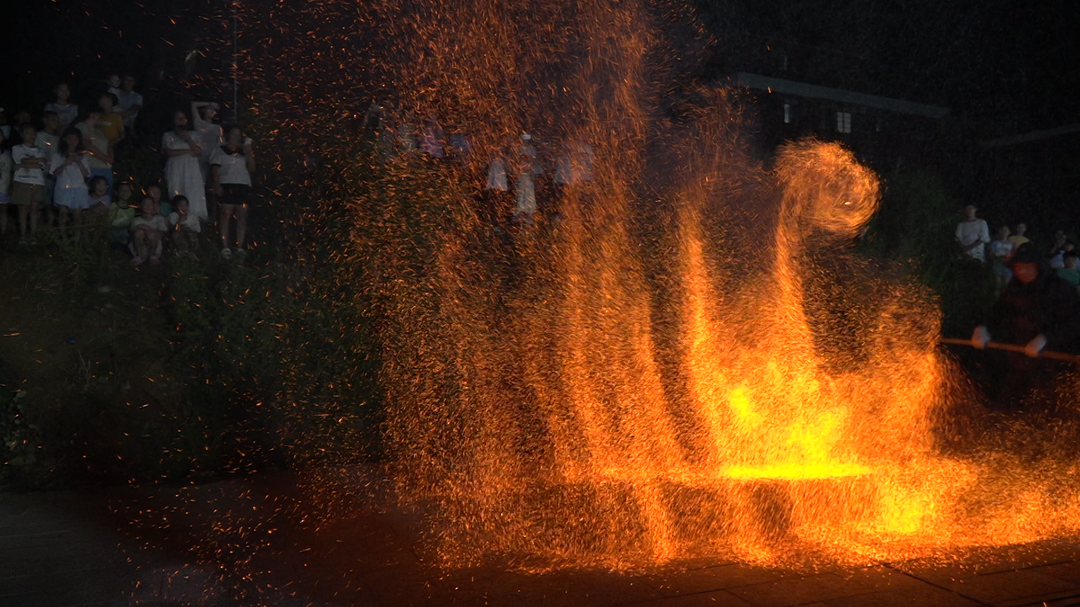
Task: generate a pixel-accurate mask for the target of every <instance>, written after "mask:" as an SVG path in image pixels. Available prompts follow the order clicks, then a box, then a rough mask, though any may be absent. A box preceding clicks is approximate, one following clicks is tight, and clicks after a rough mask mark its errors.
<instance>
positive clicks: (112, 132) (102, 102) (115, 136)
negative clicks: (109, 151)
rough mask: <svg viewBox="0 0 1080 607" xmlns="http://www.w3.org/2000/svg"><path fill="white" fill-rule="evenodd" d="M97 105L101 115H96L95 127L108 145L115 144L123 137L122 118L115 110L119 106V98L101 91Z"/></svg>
mask: <svg viewBox="0 0 1080 607" xmlns="http://www.w3.org/2000/svg"><path fill="white" fill-rule="evenodd" d="M98 107H100V108H101V115H100V116H98V121H97V128H98V130H100V131H101V132H102V133H103V134H104V135H105V138H106V139H108V140H109V145H110V146H115V145H116V144H117V143H118V142H120V140H122V139H123V138H124V118H123V117H122V116H121V115H120V114H119V113H118V112H117V111H116V110H117V109H118V108H119V107H120V98H119V97H117V96H116V95H114V94H112V93H103V94H102V95H101V97H98Z"/></svg>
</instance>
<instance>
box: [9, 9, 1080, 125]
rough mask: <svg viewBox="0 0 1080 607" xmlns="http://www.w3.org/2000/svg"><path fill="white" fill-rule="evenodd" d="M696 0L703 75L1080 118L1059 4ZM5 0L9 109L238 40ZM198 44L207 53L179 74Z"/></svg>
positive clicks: (204, 64) (162, 15) (189, 23)
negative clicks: (779, 65)
mask: <svg viewBox="0 0 1080 607" xmlns="http://www.w3.org/2000/svg"><path fill="white" fill-rule="evenodd" d="M696 3H697V5H698V7H699V9H700V11H699V14H700V18H701V19H702V21H703V22H704V23H705V24H706V26H707V27H708V28H709V30H710V31H711V33H712V34H713V35H714V36H715V37H716V39H717V43H716V46H715V49H714V52H713V59H712V61H711V62H710V64H709V67H708V70H709V71H711V72H712V73H710V74H703V76H706V77H708V76H720V75H723V74H724V72H732V71H737V70H740V69H745V64H744V61H743V59H744V58H745V57H746V56H747V49H748V48H752V47H755V46H756V47H761V46H768V47H771V48H783V49H784V51H785V52H786V53H787V55H788V59H789V62H790V67H791V70H790V72H791V74H792V75H793V76H799V77H798V78H794V79H801V80H804V81H806V82H812V83H815V84H822V85H826V86H835V87H840V88H848V89H851V90H855V91H859V92H865V93H872V94H880V95H886V96H893V97H899V98H904V99H910V100H913V101H920V102H925V103H933V104H939V105H945V106H947V107H949V108H950V110H951V111H952V113H953V115H955V116H962V117H965V118H970V119H974V120H975V121H977V122H978V123H980V127H979V128H980V129H982V130H983V131H985V133H986V136H987V137H993V136H998V135H1007V134H1013V133H1017V132H1024V131H1027V130H1031V129H1039V128H1047V127H1053V126H1059V125H1063V124H1069V123H1072V122H1076V121H1077V119H1076V117H1075V115H1074V108H1075V106H1076V92H1077V90H1080V86H1078V85H1080V62H1078V61H1077V58H1078V57H1080V48H1078V42H1077V36H1076V32H1077V31H1078V26H1080V20H1078V18H1077V17H1076V13H1077V11H1074V10H1071V9H1072V8H1073V6H1072V4H1071V3H1069V2H1066V1H1065V0H1047V1H1044V2H1038V3H1032V2H1022V1H1007V0H978V1H975V0H933V1H929V0H921V1H915V2H887V1H882V0H808V1H807V0H804V1H799V2H791V1H772V2H761V1H751V0H697V2H696ZM9 4H10V5H9V6H6V7H5V9H4V11H5V13H6V15H5V21H6V22H7V24H8V28H7V35H6V36H4V37H3V39H2V40H3V42H2V44H3V50H2V52H3V56H4V57H7V58H8V62H9V63H8V65H7V66H6V69H5V74H6V76H5V80H6V83H5V86H4V87H3V94H2V95H0V104H2V105H3V106H4V107H6V108H8V112H7V114H8V118H9V119H10V118H11V116H12V115H13V113H14V112H13V110H16V109H31V110H33V111H35V112H39V111H40V109H39V108H40V107H41V105H42V104H44V103H45V102H46V101H48V100H49V97H50V90H51V88H52V85H53V83H55V82H56V81H58V80H59V79H61V78H63V79H66V80H68V81H70V83H71V84H72V88H73V90H74V91H75V94H76V97H77V101H82V102H83V103H86V98H87V97H88V96H89V95H91V94H92V93H93V92H94V90H96V89H95V87H97V86H100V81H101V80H102V79H103V78H104V77H105V75H106V74H107V73H108V72H110V71H118V72H132V73H133V74H134V75H135V76H136V77H137V78H138V80H139V82H140V85H139V87H138V88H139V89H140V90H141V92H143V93H144V95H145V96H146V97H147V102H148V103H147V105H148V107H150V106H151V105H152V103H153V101H154V100H155V99H156V98H162V99H165V100H167V101H168V102H169V103H173V102H175V103H182V102H184V101H185V100H184V99H177V96H178V95H179V96H182V95H184V94H185V93H186V94H188V95H189V96H190V94H192V93H193V92H199V93H202V92H203V91H207V92H208V91H210V90H212V89H213V88H215V86H216V84H215V83H217V82H223V81H224V79H223V78H222V74H221V72H220V71H217V72H215V70H219V69H220V67H221V63H222V57H223V56H224V55H225V54H227V50H228V48H229V45H230V43H231V40H230V38H229V27H230V21H229V18H228V15H229V14H230V8H229V4H228V3H227V2H225V1H223V0H171V1H168V2H165V1H162V0H154V1H149V0H142V1H139V0H108V1H105V0H56V1H54V2H43V1H42V2H23V3H9ZM361 4H362V3H361ZM27 40H31V41H33V43H32V44H31V45H30V47H29V48H32V49H33V52H28V46H27V44H26V41H27ZM249 42H251V41H249ZM192 49H198V50H200V51H201V55H202V56H201V57H199V58H198V59H197V61H196V63H195V71H194V72H193V73H191V74H188V75H187V78H186V79H185V71H184V69H185V61H184V58H185V57H186V56H187V54H188V52H189V51H190V50H192ZM15 58H17V60H16V59H15ZM36 118H37V116H35V119H36Z"/></svg>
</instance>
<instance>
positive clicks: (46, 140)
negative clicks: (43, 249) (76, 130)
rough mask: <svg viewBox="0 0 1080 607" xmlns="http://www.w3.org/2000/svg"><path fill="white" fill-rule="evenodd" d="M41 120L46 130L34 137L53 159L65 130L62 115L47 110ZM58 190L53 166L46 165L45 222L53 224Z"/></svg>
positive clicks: (37, 143)
mask: <svg viewBox="0 0 1080 607" xmlns="http://www.w3.org/2000/svg"><path fill="white" fill-rule="evenodd" d="M41 122H42V124H43V126H44V127H45V130H43V131H38V134H37V138H36V139H34V144H35V145H36V146H37V148H38V149H39V150H42V151H43V152H45V157H46V158H49V159H50V161H51V160H52V157H53V154H56V153H57V152H58V151H59V150H60V136H61V135H63V133H64V132H63V131H62V130H60V117H59V116H57V115H56V112H52V111H47V112H45V114H44V115H43V116H42V117H41ZM55 190H56V175H54V174H53V171H52V166H47V167H45V202H44V203H43V204H44V206H45V209H44V210H45V215H46V219H45V224H46V225H52V224H53V220H54V219H55V218H54V217H52V215H53V214H54V213H56V207H55V204H56V203H55V199H54V197H53V196H54V194H53V192H55Z"/></svg>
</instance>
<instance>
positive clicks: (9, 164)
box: [0, 131, 15, 236]
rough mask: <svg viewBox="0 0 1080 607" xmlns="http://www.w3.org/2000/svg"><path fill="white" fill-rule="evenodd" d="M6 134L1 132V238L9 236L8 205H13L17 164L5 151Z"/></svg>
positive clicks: (9, 153)
mask: <svg viewBox="0 0 1080 607" xmlns="http://www.w3.org/2000/svg"><path fill="white" fill-rule="evenodd" d="M4 139H6V137H4V132H3V131H0V236H6V235H7V222H8V205H9V204H10V203H11V173H12V171H13V170H14V167H15V162H14V161H13V160H11V152H9V151H7V150H5V149H4Z"/></svg>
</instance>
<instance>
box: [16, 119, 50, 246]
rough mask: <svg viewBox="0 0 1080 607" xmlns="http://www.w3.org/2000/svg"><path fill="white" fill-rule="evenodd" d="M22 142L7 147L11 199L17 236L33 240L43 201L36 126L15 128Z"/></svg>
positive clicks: (42, 158) (43, 161)
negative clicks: (11, 166)
mask: <svg viewBox="0 0 1080 607" xmlns="http://www.w3.org/2000/svg"><path fill="white" fill-rule="evenodd" d="M19 133H20V134H21V135H22V140H23V142H24V143H20V144H19V145H17V146H15V147H13V148H11V160H12V161H13V162H14V163H15V167H16V169H15V174H14V175H13V177H12V181H13V182H14V183H13V184H12V186H11V201H12V202H13V203H15V205H16V206H18V207H19V237H20V242H22V243H23V244H37V240H36V239H35V238H34V233H35V232H37V224H38V208H39V207H40V206H41V203H42V202H44V201H45V166H46V165H47V164H48V159H47V158H46V157H45V153H44V152H43V151H41V150H39V149H38V148H37V147H36V146H35V145H34V140H35V139H36V138H37V129H35V128H34V125H32V124H24V125H22V128H21V129H20V130H19Z"/></svg>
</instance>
